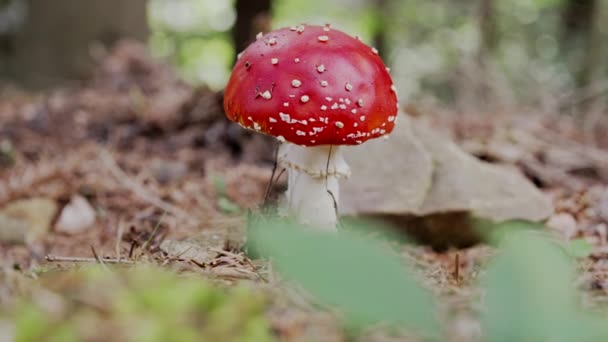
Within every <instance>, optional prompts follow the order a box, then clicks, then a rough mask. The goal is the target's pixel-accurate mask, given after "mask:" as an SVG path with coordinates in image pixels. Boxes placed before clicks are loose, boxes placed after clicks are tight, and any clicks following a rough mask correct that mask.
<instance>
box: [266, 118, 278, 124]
mask: <svg viewBox="0 0 608 342" xmlns="http://www.w3.org/2000/svg"><path fill="white" fill-rule="evenodd" d="M268 122H272V123H275V122H277V119H275V118H268Z"/></svg>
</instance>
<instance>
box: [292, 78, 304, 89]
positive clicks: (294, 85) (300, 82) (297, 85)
mask: <svg viewBox="0 0 608 342" xmlns="http://www.w3.org/2000/svg"><path fill="white" fill-rule="evenodd" d="M301 85H302V81H300V80H293V81H291V86H292V87H294V88H298V87H300V86H301Z"/></svg>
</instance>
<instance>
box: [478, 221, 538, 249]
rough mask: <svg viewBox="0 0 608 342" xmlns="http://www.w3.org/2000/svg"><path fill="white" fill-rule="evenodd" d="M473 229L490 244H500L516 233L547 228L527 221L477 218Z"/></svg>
mask: <svg viewBox="0 0 608 342" xmlns="http://www.w3.org/2000/svg"><path fill="white" fill-rule="evenodd" d="M473 227H474V229H475V230H476V231H477V232H478V233H479V234H481V235H482V236H484V237H485V238H486V239H487V240H488V241H489V242H491V243H494V244H499V243H500V242H501V241H502V240H503V239H504V238H505V236H510V235H511V234H513V233H515V232H522V231H541V230H542V229H543V228H544V227H545V226H544V225H543V224H541V223H538V222H532V221H526V220H508V221H503V222H494V221H491V220H487V219H481V218H475V219H474V221H473Z"/></svg>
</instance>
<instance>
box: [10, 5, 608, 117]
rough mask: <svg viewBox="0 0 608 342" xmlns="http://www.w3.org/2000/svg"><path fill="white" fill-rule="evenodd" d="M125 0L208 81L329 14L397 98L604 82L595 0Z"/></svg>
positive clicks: (526, 94)
mask: <svg viewBox="0 0 608 342" xmlns="http://www.w3.org/2000/svg"><path fill="white" fill-rule="evenodd" d="M97 2H99V0H89V1H87V2H86V3H88V4H90V3H97ZM110 2H115V1H110ZM24 3H25V4H29V5H30V6H31V7H35V6H37V4H40V6H44V5H43V4H45V3H46V6H49V5H48V2H45V1H41V0H2V1H0V6H1V7H0V8H2V9H1V10H0V56H1V55H2V52H1V51H3V50H4V51H5V52H6V50H9V49H10V48H13V46H12V45H17V46H18V45H19V44H14V41H13V42H11V40H10V39H7V38H6V37H10V33H11V32H14V31H19V26H20V24H19V18H20V17H21V18H24V17H27V15H24V13H27V9H25V8H26V7H27V6H24ZM60 3H65V4H66V5H65V6H68V5H70V6H72V7H74V6H77V5H76V4H77V3H78V2H75V1H73V0H61V1H60ZM81 3H82V2H81ZM105 3H106V4H109V2H105ZM135 3H140V4H141V5H140V6H141V7H140V8H141V9H140V11H141V10H143V11H146V8H147V14H148V24H149V35H146V36H142V35H136V36H137V38H142V37H143V39H144V40H147V41H148V42H149V45H150V47H151V49H152V51H153V52H154V54H155V55H157V56H160V57H164V58H167V59H168V60H170V61H172V62H173V63H174V64H175V65H177V66H178V68H179V70H180V72H181V74H182V76H183V77H184V78H185V79H186V80H188V81H191V82H193V83H197V84H206V85H208V86H210V87H211V88H212V89H215V90H220V89H222V88H223V86H224V85H225V83H226V81H227V79H228V76H229V73H230V67H231V65H232V62H233V60H234V58H235V57H234V56H235V55H236V52H238V51H240V50H242V49H243V48H244V47H245V46H246V45H247V42H248V41H249V40H250V39H251V38H253V36H254V35H255V33H257V32H258V31H262V30H264V31H266V30H270V29H272V28H277V27H282V26H286V25H293V24H297V23H300V22H307V23H310V24H325V23H332V24H333V25H334V27H336V28H338V29H342V30H344V31H346V32H348V33H350V34H352V35H360V36H361V37H362V38H363V39H364V40H365V41H366V42H368V43H369V44H371V45H374V46H376V47H377V48H378V49H379V50H380V52H381V54H382V55H383V57H384V58H385V61H386V62H387V64H388V65H390V66H391V67H392V69H393V76H394V78H395V83H396V84H397V86H398V89H399V90H400V94H401V96H402V98H403V99H404V100H406V101H419V100H423V99H424V100H428V101H431V102H437V101H438V102H441V103H448V104H452V103H461V104H472V103H473V104H475V106H477V107H479V106H483V105H484V104H485V103H488V104H493V105H496V104H498V105H503V106H513V105H516V104H521V103H525V104H536V105H538V104H540V105H543V106H545V108H546V107H547V106H551V105H553V107H550V108H548V109H551V108H553V109H559V108H560V103H559V102H560V101H561V99H562V98H564V97H571V96H573V95H577V96H583V97H584V96H588V95H589V96H594V94H595V93H598V92H599V93H603V92H605V89H606V87H607V84H606V83H607V81H606V78H607V77H606V76H607V73H608V71H607V67H606V63H603V62H602V61H604V60H606V58H607V57H608V44H602V42H605V41H607V38H608V14H607V12H608V2H607V1H603V0H512V1H498V0H461V1H450V0H436V1H428V0H408V1H399V0H336V1H322V0H306V1H304V0H262V1H246V0H148V1H146V0H137V1H131V2H129V5H125V3H120V2H118V3H117V4H116V5H112V6H115V7H118V6H120V7H123V8H114V13H120V12H121V11H122V12H125V11H126V9H124V7H125V6H134V5H133V4H135ZM53 4H54V5H55V6H56V7H57V6H60V5H58V4H59V3H58V2H54V3H53ZM25 21H27V20H25ZM30 21H31V20H30ZM26 31H27V30H26ZM64 32H65V30H64ZM127 36H128V34H127ZM3 37H4V38H3ZM19 37H20V36H19V35H17V40H19V39H21V40H23V36H21V38H19ZM7 65H9V68H10V63H9V64H7ZM4 68H5V69H6V67H4ZM1 69H2V68H0V72H1ZM14 69H16V68H14ZM30 69H31V68H30ZM579 93H582V95H581V94H579Z"/></svg>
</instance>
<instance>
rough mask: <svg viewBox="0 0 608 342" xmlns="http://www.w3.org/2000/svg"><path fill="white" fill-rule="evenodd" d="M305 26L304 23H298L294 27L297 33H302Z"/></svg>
mask: <svg viewBox="0 0 608 342" xmlns="http://www.w3.org/2000/svg"><path fill="white" fill-rule="evenodd" d="M305 28H306V27H305V26H304V25H298V27H297V28H296V31H298V33H302V32H304V29H305Z"/></svg>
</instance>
